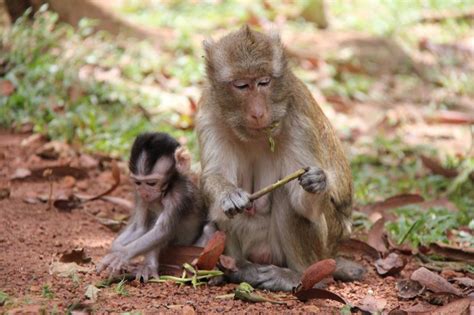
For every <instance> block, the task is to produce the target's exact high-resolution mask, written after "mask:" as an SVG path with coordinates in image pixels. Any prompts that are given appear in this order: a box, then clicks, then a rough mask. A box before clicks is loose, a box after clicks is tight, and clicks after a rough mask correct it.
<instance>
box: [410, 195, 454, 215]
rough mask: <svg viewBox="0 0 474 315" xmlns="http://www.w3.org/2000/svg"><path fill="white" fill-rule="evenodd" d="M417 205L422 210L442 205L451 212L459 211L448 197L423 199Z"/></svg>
mask: <svg viewBox="0 0 474 315" xmlns="http://www.w3.org/2000/svg"><path fill="white" fill-rule="evenodd" d="M418 206H419V207H420V208H421V209H424V210H429V209H430V208H433V207H442V208H446V209H448V210H449V211H452V212H455V211H459V209H458V207H457V206H456V205H455V204H454V203H453V202H451V201H450V200H449V199H448V198H439V199H434V200H428V201H424V202H422V203H420V204H418Z"/></svg>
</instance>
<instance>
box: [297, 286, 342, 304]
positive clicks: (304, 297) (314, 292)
mask: <svg viewBox="0 0 474 315" xmlns="http://www.w3.org/2000/svg"><path fill="white" fill-rule="evenodd" d="M294 294H295V296H296V297H297V298H298V300H300V301H308V300H312V299H323V300H333V301H336V302H340V303H342V304H348V303H347V301H346V300H345V299H344V298H343V297H342V296H340V295H338V294H336V293H334V292H330V291H327V290H323V289H309V290H300V291H297V292H295V293H294Z"/></svg>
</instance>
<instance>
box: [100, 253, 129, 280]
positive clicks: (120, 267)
mask: <svg viewBox="0 0 474 315" xmlns="http://www.w3.org/2000/svg"><path fill="white" fill-rule="evenodd" d="M128 263H129V260H128V259H127V258H125V255H124V254H123V253H122V252H112V253H110V254H108V255H106V256H105V257H104V258H103V259H102V261H101V262H100V263H99V265H98V266H97V273H101V272H102V271H104V270H107V271H108V273H109V275H111V276H114V275H118V274H120V273H121V272H122V271H124V270H126V269H127V267H128Z"/></svg>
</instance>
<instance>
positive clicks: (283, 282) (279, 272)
mask: <svg viewBox="0 0 474 315" xmlns="http://www.w3.org/2000/svg"><path fill="white" fill-rule="evenodd" d="M227 277H228V278H229V280H230V281H231V282H234V283H240V282H248V283H249V284H251V285H252V286H254V287H256V288H259V289H266V290H271V291H291V290H293V288H296V287H297V286H298V284H299V282H300V278H301V275H300V274H298V273H297V272H296V271H293V270H291V269H288V268H281V267H277V266H275V265H258V264H246V265H244V266H241V267H239V270H238V271H236V272H233V273H231V274H229V275H227Z"/></svg>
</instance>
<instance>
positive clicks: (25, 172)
mask: <svg viewBox="0 0 474 315" xmlns="http://www.w3.org/2000/svg"><path fill="white" fill-rule="evenodd" d="M30 175H31V171H30V170H29V169H27V168H17V169H16V170H15V173H13V175H12V176H10V179H12V180H14V179H24V178H27V177H28V176H30Z"/></svg>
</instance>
